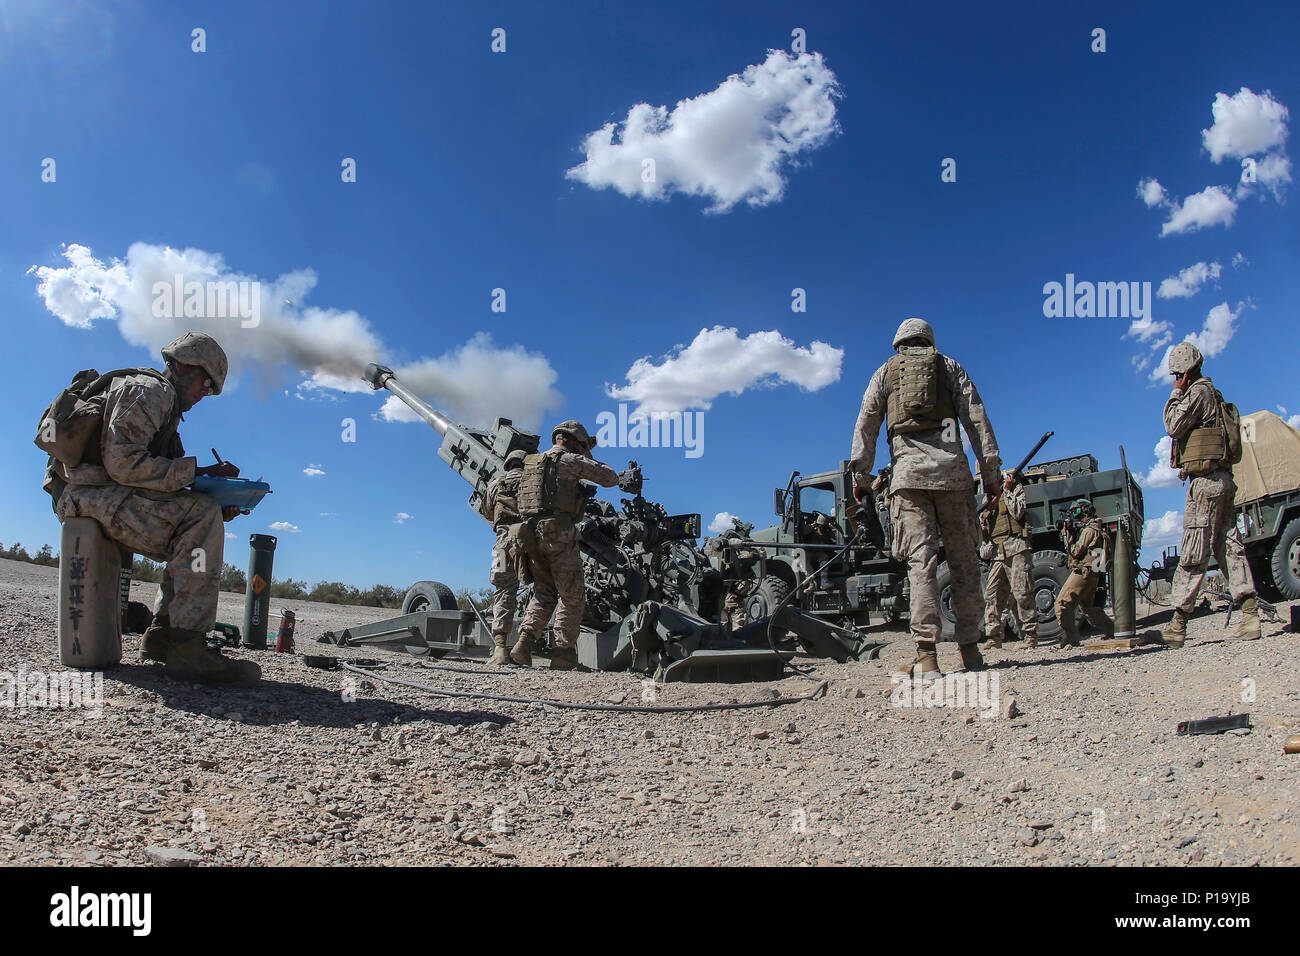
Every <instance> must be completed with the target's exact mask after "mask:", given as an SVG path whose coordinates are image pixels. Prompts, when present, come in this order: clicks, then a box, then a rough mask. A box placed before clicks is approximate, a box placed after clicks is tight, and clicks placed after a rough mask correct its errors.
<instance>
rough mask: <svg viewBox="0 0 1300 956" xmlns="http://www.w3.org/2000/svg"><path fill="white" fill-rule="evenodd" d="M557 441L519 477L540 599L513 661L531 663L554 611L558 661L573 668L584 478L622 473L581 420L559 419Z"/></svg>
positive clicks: (610, 482)
mask: <svg viewBox="0 0 1300 956" xmlns="http://www.w3.org/2000/svg"><path fill="white" fill-rule="evenodd" d="M551 441H553V442H554V443H555V444H554V445H553V446H552V447H551V448H550V449H549V450H547V451H546V452H544V453H541V454H534V455H529V456H528V457H526V458H525V459H524V468H523V473H522V477H521V478H520V481H519V498H518V501H519V514H520V517H521V519H522V522H521V524H520V527H519V540H520V543H521V544H522V545H523V547H524V548H525V550H526V551H527V552H528V563H529V566H530V568H531V569H532V575H533V597H532V600H531V601H529V602H528V610H527V611H526V612H525V613H524V621H523V623H522V624H521V625H519V639H518V640H517V641H516V642H515V646H514V647H513V648H512V649H511V651H510V659H511V660H512V661H514V662H515V663H516V664H521V665H524V666H529V665H531V664H532V662H533V650H532V648H533V643H534V642H535V641H536V640H537V638H538V637H539V636H541V633H542V631H543V630H544V629H545V627H546V625H547V624H549V623H550V620H551V614H552V612H554V613H555V628H554V635H555V653H554V654H553V655H552V657H551V667H552V668H553V669H555V670H573V669H574V668H576V667H577V666H578V654H577V649H576V645H577V642H578V631H579V629H580V628H581V627H582V614H583V611H584V610H585V609H586V603H587V598H586V591H585V581H584V578H583V571H582V555H581V554H579V552H578V537H577V533H576V531H575V530H574V524H575V522H577V521H579V520H581V519H582V515H583V511H584V510H585V508H586V504H587V496H586V494H585V493H584V489H583V486H582V482H583V481H584V480H586V481H593V482H595V483H596V484H598V485H600V486H601V487H603V488H612V487H613V486H614V485H617V484H618V480H619V479H618V473H617V472H615V471H614V469H613V468H610V467H609V466H608V465H603V464H601V463H600V462H598V461H596V460H595V459H594V458H592V457H591V449H592V448H593V447H594V446H595V444H596V440H595V439H594V438H592V437H591V436H590V435H588V434H587V429H585V428H583V427H582V425H581V424H580V423H578V422H576V421H572V420H570V421H566V422H561V423H560V424H558V425H556V426H555V428H554V429H553V430H552V432H551ZM557 605H558V609H557Z"/></svg>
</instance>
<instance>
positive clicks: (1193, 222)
mask: <svg viewBox="0 0 1300 956" xmlns="http://www.w3.org/2000/svg"><path fill="white" fill-rule="evenodd" d="M1169 210H1170V211H1169V218H1168V219H1167V220H1166V221H1165V224H1164V225H1163V226H1162V227H1161V228H1160V235H1162V236H1171V235H1178V234H1179V233H1184V232H1196V231H1198V230H1200V229H1205V228H1208V227H1210V226H1220V225H1221V226H1224V227H1225V228H1226V227H1228V226H1231V225H1232V218H1233V216H1235V215H1236V214H1237V204H1236V202H1234V201H1233V199H1232V197H1231V196H1229V195H1228V194H1227V193H1226V192H1224V191H1223V187H1221V186H1206V187H1205V188H1204V189H1202V190H1201V191H1200V192H1199V193H1196V194H1194V195H1191V196H1188V197H1187V198H1186V199H1184V200H1183V201H1182V202H1181V203H1177V202H1174V203H1170V204H1169Z"/></svg>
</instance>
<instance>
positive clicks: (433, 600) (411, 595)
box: [402, 581, 458, 614]
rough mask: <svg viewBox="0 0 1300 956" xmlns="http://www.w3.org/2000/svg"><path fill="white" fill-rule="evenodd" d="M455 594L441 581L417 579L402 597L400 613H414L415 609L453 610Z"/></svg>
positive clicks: (455, 606) (454, 608) (454, 607)
mask: <svg viewBox="0 0 1300 956" xmlns="http://www.w3.org/2000/svg"><path fill="white" fill-rule="evenodd" d="M457 607H458V605H457V604H456V595H454V594H452V593H451V588H449V587H447V585H445V584H443V583H442V582H441V581H417V582H416V583H415V584H412V585H411V588H410V590H408V591H407V592H406V597H404V598H402V613H403V614H414V613H416V612H417V611H454V610H456V608H457Z"/></svg>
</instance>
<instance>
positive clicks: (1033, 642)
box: [1020, 634, 1038, 651]
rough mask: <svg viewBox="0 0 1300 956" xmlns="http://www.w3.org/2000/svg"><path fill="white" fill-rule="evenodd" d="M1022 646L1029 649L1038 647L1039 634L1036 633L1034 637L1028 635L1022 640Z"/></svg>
mask: <svg viewBox="0 0 1300 956" xmlns="http://www.w3.org/2000/svg"><path fill="white" fill-rule="evenodd" d="M1020 646H1021V647H1023V648H1024V649H1025V650H1027V651H1032V650H1034V649H1035V648H1037V647H1038V635H1037V634H1034V635H1033V636H1032V637H1026V638H1025V639H1024V640H1023V641H1021V642H1020Z"/></svg>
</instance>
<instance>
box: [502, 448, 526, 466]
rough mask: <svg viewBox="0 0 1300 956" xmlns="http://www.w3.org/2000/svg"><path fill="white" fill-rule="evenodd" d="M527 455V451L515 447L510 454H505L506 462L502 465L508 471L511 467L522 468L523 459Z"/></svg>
mask: <svg viewBox="0 0 1300 956" xmlns="http://www.w3.org/2000/svg"><path fill="white" fill-rule="evenodd" d="M527 457H528V452H526V451H524V450H523V449H522V448H516V449H515V450H514V451H512V452H511V453H510V454H508V455H506V462H505V465H504V466H503V467H504V469H505V470H506V471H510V470H511V469H512V468H522V467H524V459H525V458H527Z"/></svg>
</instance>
